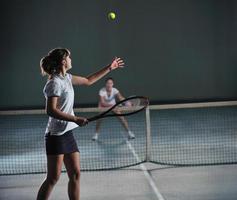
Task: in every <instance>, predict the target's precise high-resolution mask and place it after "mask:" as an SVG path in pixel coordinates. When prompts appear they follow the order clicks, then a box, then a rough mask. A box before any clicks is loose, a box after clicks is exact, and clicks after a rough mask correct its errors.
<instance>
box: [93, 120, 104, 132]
mask: <svg viewBox="0 0 237 200" xmlns="http://www.w3.org/2000/svg"><path fill="white" fill-rule="evenodd" d="M101 121H102V120H101V119H99V120H97V121H96V127H95V132H96V133H99V131H100V125H101Z"/></svg>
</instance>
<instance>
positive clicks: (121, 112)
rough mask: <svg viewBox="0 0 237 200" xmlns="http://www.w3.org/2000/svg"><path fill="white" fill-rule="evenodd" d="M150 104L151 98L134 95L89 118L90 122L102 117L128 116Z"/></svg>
mask: <svg viewBox="0 0 237 200" xmlns="http://www.w3.org/2000/svg"><path fill="white" fill-rule="evenodd" d="M148 105H149V99H148V98H147V97H144V96H132V97H128V98H126V99H124V100H122V101H119V102H117V103H116V104H115V105H113V106H112V107H111V108H109V109H108V110H105V111H104V112H102V113H100V114H98V115H95V116H93V117H90V118H88V119H87V120H88V122H92V121H95V120H98V119H101V118H106V117H116V116H128V115H133V114H135V113H138V112H140V111H142V110H144V109H145V108H146V107H147V106H148Z"/></svg>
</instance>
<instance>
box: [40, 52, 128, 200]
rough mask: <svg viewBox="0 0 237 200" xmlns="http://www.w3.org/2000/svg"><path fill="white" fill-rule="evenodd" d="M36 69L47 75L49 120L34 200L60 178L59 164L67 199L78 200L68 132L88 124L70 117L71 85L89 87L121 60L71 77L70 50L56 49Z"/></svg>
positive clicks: (74, 151) (76, 163) (76, 161)
mask: <svg viewBox="0 0 237 200" xmlns="http://www.w3.org/2000/svg"><path fill="white" fill-rule="evenodd" d="M40 66H41V70H42V73H43V74H47V75H48V81H47V83H46V85H45V87H44V90H43V92H44V95H45V98H46V111H47V114H48V115H49V120H48V124H47V127H46V132H45V143H46V154H47V176H46V178H45V180H44V182H43V183H42V185H41V187H40V189H39V192H38V195H37V200H46V199H48V198H49V195H50V193H51V191H52V189H53V187H54V185H55V184H56V182H57V181H58V179H59V177H60V174H61V169H62V165H63V163H64V164H65V167H66V170H67V174H68V177H69V182H68V195H69V199H70V200H79V198H80V156H79V150H78V147H77V144H76V141H75V139H74V137H73V133H72V130H73V129H74V128H76V127H78V125H79V126H85V125H86V124H87V123H88V122H87V119H86V118H83V117H80V116H75V115H74V112H73V103H74V90H73V85H87V86H89V85H92V84H93V83H95V82H96V81H98V80H99V79H100V78H102V77H103V76H105V75H106V74H107V73H109V72H110V71H112V70H114V69H117V68H120V67H123V66H124V63H123V60H122V59H120V58H115V59H114V60H113V62H112V64H110V65H108V66H106V67H104V68H103V69H101V70H99V71H98V72H96V73H94V74H92V75H90V76H88V77H81V76H75V75H72V74H69V73H67V72H68V70H70V69H71V68H72V65H71V57H70V51H69V50H68V49H63V48H57V49H53V50H51V51H50V52H49V53H48V55H47V56H45V57H43V58H42V59H41V62H40Z"/></svg>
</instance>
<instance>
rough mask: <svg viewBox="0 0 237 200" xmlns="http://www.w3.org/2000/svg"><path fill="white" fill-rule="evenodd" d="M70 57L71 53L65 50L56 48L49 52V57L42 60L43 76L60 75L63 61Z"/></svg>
mask: <svg viewBox="0 0 237 200" xmlns="http://www.w3.org/2000/svg"><path fill="white" fill-rule="evenodd" d="M69 55H70V51H69V50H68V49H65V48H56V49H52V50H51V51H49V53H48V55H46V56H44V57H43V58H41V60H40V68H41V73H42V75H46V74H47V75H52V74H54V73H60V71H61V67H62V61H63V60H64V59H66V57H67V56H69Z"/></svg>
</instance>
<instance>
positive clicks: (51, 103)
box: [46, 96, 88, 126]
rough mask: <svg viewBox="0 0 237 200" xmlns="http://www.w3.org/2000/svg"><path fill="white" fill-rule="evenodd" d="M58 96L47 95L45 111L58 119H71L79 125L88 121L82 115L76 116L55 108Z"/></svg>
mask: <svg viewBox="0 0 237 200" xmlns="http://www.w3.org/2000/svg"><path fill="white" fill-rule="evenodd" d="M57 102H58V97H57V96H54V97H48V99H47V102H46V112H47V114H48V115H49V116H50V117H53V118H55V119H60V120H64V121H71V122H75V123H77V124H78V125H79V126H85V125H86V124H87V123H88V121H87V119H86V118H84V117H77V116H73V115H70V114H67V113H64V112H62V111H61V110H60V109H58V108H57Z"/></svg>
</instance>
